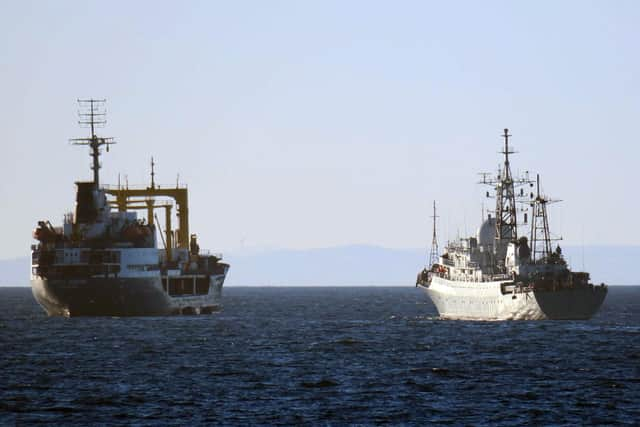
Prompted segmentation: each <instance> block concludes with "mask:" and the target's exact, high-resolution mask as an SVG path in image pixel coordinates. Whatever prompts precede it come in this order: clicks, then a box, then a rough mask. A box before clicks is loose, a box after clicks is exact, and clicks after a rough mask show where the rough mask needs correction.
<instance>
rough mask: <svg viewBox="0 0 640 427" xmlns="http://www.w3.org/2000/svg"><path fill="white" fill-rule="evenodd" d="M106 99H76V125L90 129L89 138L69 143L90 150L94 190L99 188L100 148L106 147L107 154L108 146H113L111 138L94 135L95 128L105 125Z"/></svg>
mask: <svg viewBox="0 0 640 427" xmlns="http://www.w3.org/2000/svg"><path fill="white" fill-rule="evenodd" d="M106 102H107V100H106V99H78V105H79V109H78V117H79V118H80V120H78V124H79V125H80V126H81V127H88V128H90V129H91V136H89V137H87V138H73V139H71V140H70V141H71V143H72V144H74V145H88V146H89V148H91V153H90V155H91V158H92V159H93V163H92V165H91V169H92V170H93V183H94V185H95V187H96V188H98V187H99V186H100V174H99V173H98V172H99V170H100V161H99V160H98V159H99V157H100V147H101V146H103V145H104V146H106V147H107V152H109V146H110V145H111V144H115V141H114V140H113V138H102V137H99V136H97V135H96V128H102V127H104V125H105V124H106V123H107V121H106V118H105V117H106V115H107V113H106V110H105V103H106Z"/></svg>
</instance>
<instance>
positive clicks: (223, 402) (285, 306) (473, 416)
mask: <svg viewBox="0 0 640 427" xmlns="http://www.w3.org/2000/svg"><path fill="white" fill-rule="evenodd" d="M639 423H640V287H612V288H610V292H609V295H608V297H607V300H606V301H605V303H604V305H603V307H602V309H601V311H600V312H599V313H598V314H597V316H596V317H595V318H593V319H592V320H590V321H537V322H526V321H515V322H463V321H443V320H438V318H437V317H436V312H435V309H434V307H433V305H432V304H431V303H430V302H429V301H428V299H427V298H426V296H424V295H423V294H422V293H421V292H420V291H418V290H417V289H415V288H412V287H407V288H381V287H372V288H366V287H358V288H356V287H353V288H348V287H347V288H326V287H322V288H320V287H317V288H313V287H306V288H266V287H264V288H241V287H235V288H234V287H230V288H227V289H225V295H224V310H223V311H222V312H220V313H217V314H213V315H204V316H185V317H155V318H72V319H65V318H49V317H46V316H45V314H44V312H43V311H42V310H41V308H40V307H39V306H38V305H37V304H36V302H35V301H34V300H33V297H32V296H31V291H30V289H29V288H0V424H3V425H14V424H15V425H31V424H52V425H95V424H100V425H151V426H165V425H203V424H204V425H213V424H221V425H272V424H285V425H292V424H312V425H345V424H359V425H371V424H392V425H424V424H438V425H440V424H447V425H523V424H532V425H602V424H621V425H638V424H639Z"/></svg>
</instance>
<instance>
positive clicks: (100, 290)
mask: <svg viewBox="0 0 640 427" xmlns="http://www.w3.org/2000/svg"><path fill="white" fill-rule="evenodd" d="M79 102H80V106H81V109H80V112H79V114H80V123H81V124H85V125H86V126H87V127H88V128H90V130H91V134H90V136H89V137H87V138H78V139H73V140H71V141H72V143H74V144H77V145H85V146H88V147H89V148H90V154H91V158H92V169H93V180H92V181H88V182H76V203H75V211H74V212H70V213H67V214H66V215H64V220H63V224H62V226H53V225H52V224H51V223H50V222H49V221H47V220H43V221H38V225H37V227H36V228H35V230H34V232H33V237H34V239H35V240H37V243H36V244H33V245H32V247H31V249H32V252H31V255H32V257H31V260H32V261H31V288H32V292H33V295H34V297H35V299H36V301H37V302H38V303H39V304H40V305H41V306H42V307H43V308H44V310H45V311H46V312H47V314H49V315H50V316H68V317H69V316H163V315H171V314H201V313H202V314H204V313H211V312H213V311H217V310H219V309H220V308H221V296H222V286H223V283H224V279H225V277H226V274H227V271H228V269H229V265H228V264H226V263H224V262H222V256H221V255H219V254H212V253H209V252H206V251H203V250H200V247H199V244H198V239H197V236H196V235H195V234H189V208H188V191H187V188H186V187H184V186H180V185H178V183H176V185H175V186H160V185H156V183H155V179H154V175H155V173H154V163H153V159H152V160H151V182H150V184H149V185H148V186H146V187H145V186H142V187H138V188H135V187H129V186H128V184H127V185H124V186H121V185H120V184H119V183H118V185H117V186H101V185H100V179H99V169H100V162H99V156H100V154H101V149H102V148H103V147H104V148H106V151H109V147H110V146H111V145H112V144H114V143H115V142H114V141H113V139H112V138H103V137H99V136H97V135H96V133H95V130H96V128H97V127H101V126H102V125H104V123H105V121H104V114H105V113H104V102H105V101H104V100H94V99H90V100H86V101H79ZM174 203H175V207H177V212H175V213H176V214H177V218H178V228H177V229H175V230H174V229H173V228H172V219H173V216H174V213H173V211H172V210H173V209H174ZM138 211H141V215H140V217H139V216H138ZM156 211H159V212H160V215H161V217H164V230H163V229H162V225H161V224H160V222H159V221H158V213H157V212H156ZM158 236H159V237H160V240H161V242H162V246H159V244H158Z"/></svg>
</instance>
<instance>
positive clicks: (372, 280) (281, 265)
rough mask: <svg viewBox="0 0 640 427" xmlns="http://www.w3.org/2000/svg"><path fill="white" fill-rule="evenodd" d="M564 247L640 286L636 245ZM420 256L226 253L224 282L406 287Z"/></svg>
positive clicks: (355, 250) (576, 261) (608, 274)
mask: <svg viewBox="0 0 640 427" xmlns="http://www.w3.org/2000/svg"><path fill="white" fill-rule="evenodd" d="M563 251H564V254H565V257H566V258H567V260H568V261H569V263H570V265H571V267H572V268H573V269H574V270H582V268H583V265H584V268H585V270H586V271H588V272H590V273H591V277H592V279H593V282H594V283H600V282H605V283H607V284H611V285H640V276H639V275H638V273H637V272H636V271H635V268H634V267H635V263H636V262H637V261H639V260H640V246H587V247H585V248H584V249H583V248H580V247H565V248H563ZM425 256H426V250H425V249H387V248H381V247H377V246H367V245H358V246H340V247H333V248H324V249H308V250H269V251H264V252H260V253H252V254H248V253H244V254H243V253H227V254H225V260H226V261H227V262H229V263H230V264H231V270H230V272H229V277H228V278H227V282H226V284H227V285H230V286H233V285H245V286H246V285H256V286H270V285H311V286H312V285H338V286H339V285H386V286H390V285H401V286H411V285H413V284H414V283H415V277H416V274H417V272H418V270H419V269H420V268H421V267H422V266H423V265H424V259H425ZM583 260H584V262H583ZM28 284H29V258H28V257H23V258H17V259H11V260H0V286H23V285H24V286H26V285H28Z"/></svg>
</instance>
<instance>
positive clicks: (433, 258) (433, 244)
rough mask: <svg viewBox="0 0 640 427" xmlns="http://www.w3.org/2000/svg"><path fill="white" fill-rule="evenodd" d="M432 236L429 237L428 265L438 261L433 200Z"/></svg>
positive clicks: (434, 203)
mask: <svg viewBox="0 0 640 427" xmlns="http://www.w3.org/2000/svg"><path fill="white" fill-rule="evenodd" d="M431 218H433V237H432V239H431V252H430V253H429V267H430V266H432V265H434V264H436V263H437V262H438V258H439V256H440V251H439V250H438V236H437V234H436V218H438V215H436V201H435V200H434V201H433V216H432V217H431Z"/></svg>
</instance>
